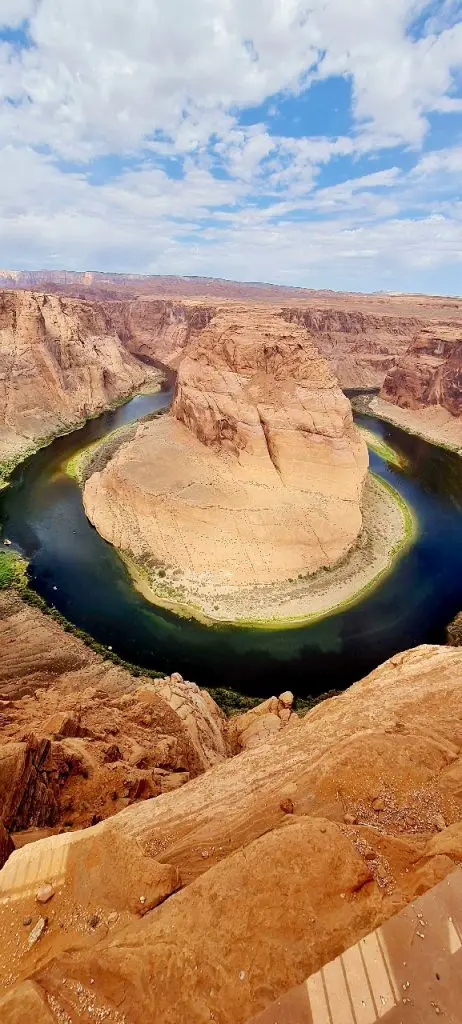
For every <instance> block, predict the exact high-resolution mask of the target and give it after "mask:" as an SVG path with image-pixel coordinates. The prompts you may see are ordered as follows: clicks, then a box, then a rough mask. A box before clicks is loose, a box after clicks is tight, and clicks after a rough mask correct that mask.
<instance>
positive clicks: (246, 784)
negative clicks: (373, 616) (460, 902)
mask: <svg viewBox="0 0 462 1024" xmlns="http://www.w3.org/2000/svg"><path fill="white" fill-rule="evenodd" d="M461 673H462V652H461V651H460V650H459V649H456V648H448V647H431V646H424V647H420V648H417V649H416V650H413V651H408V652H405V653H404V654H400V655H397V656H395V657H394V658H392V659H391V660H390V661H389V662H387V663H386V664H385V665H383V666H381V667H380V668H378V669H377V670H376V671H374V672H373V673H371V675H370V676H368V677H367V678H366V679H364V680H362V681H361V682H359V683H357V684H356V685H355V686H353V687H352V688H351V689H350V690H347V691H346V692H345V693H344V694H342V695H341V696H338V697H334V698H332V699H330V700H327V701H325V702H324V703H323V704H320V705H318V706H317V707H316V708H315V709H313V710H312V711H311V712H309V713H308V715H307V716H306V717H305V718H304V719H303V720H302V721H299V722H296V721H295V722H294V723H293V724H292V725H291V726H290V727H288V728H286V729H284V730H283V731H282V732H280V733H279V734H278V735H277V736H276V737H275V738H273V739H272V740H271V742H267V743H266V744H263V746H260V747H258V748H257V749H247V750H245V751H243V752H242V753H241V754H240V755H239V756H238V757H237V758H234V759H232V760H228V761H226V762H224V763H222V764H219V765H217V766H215V767H214V768H213V769H212V770H210V771H208V772H206V773H205V774H203V775H201V776H200V777H198V778H196V779H195V780H194V781H192V782H190V783H189V784H188V785H187V786H185V787H182V788H181V789H180V790H179V791H177V792H172V793H169V794H166V795H164V796H162V797H160V798H159V799H156V800H151V801H147V802H144V803H141V804H138V805H136V806H133V807H130V808H127V809H126V810H125V811H124V812H123V813H122V814H119V815H117V816H116V817H115V818H112V819H111V820H110V821H107V822H102V823H101V824H99V825H98V826H96V827H94V828H91V829H86V830H85V831H84V832H80V833H79V832H74V833H72V834H69V835H63V836H55V837H52V838H49V839H47V840H44V841H42V842H41V843H40V844H32V845H29V846H27V847H25V848H24V849H22V850H18V851H17V852H16V853H14V854H13V855H12V856H11V857H10V858H9V860H8V861H7V863H6V865H5V867H4V868H3V870H2V872H1V873H0V891H1V897H2V898H1V899H0V932H1V934H2V936H4V937H5V939H4V941H3V942H2V949H1V951H0V957H1V960H2V966H3V968H4V972H3V975H2V976H3V979H4V980H3V988H4V990H8V989H10V991H9V992H8V994H7V995H6V998H5V999H4V1001H3V1003H2V1004H0V1015H1V1019H2V1024H3V1021H5V1024H12V1022H13V1021H14V1022H15V1024H18V1022H20V1024H22V1022H24V1021H26V1020H27V1017H26V1016H25V1014H26V1012H29V1013H30V1012H31V1009H30V1008H31V1007H33V1010H34V1014H36V1016H37V1019H38V1020H41V1019H43V1020H44V1021H47V1024H50V1022H51V1024H54V1022H57V1021H62V1020H68V1021H70V1022H71V1024H74V1022H77V1021H83V1022H87V1024H89V1022H90V1021H94V1020H95V1019H102V1020H106V1019H107V1020H112V1021H115V1022H117V1024H121V1022H122V1021H123V1019H124V1018H125V1019H127V1020H130V1022H133V1024H147V1022H148V1021H150V1020H152V1019H155V1020H156V1022H158V1024H177V1022H179V1021H186V1020H187V1021H188V1022H190V1024H209V1022H210V1020H216V1021H218V1020H219V1021H222V1022H223V1024H242V1022H243V1021H245V1020H247V1019H249V1018H251V1017H252V1016H253V1015H256V1014H257V1013H258V1012H260V1011H262V1010H264V1009H265V1007H266V1006H268V1005H269V1004H271V1003H272V1002H273V1001H274V1000H275V999H276V998H277V997H278V996H279V995H280V994H281V993H282V992H284V991H285V990H287V989H288V988H290V987H291V986H293V985H295V984H298V983H300V982H302V981H303V980H304V979H305V978H306V977H307V976H309V975H310V974H311V973H312V972H313V971H315V970H318V969H319V968H320V967H321V966H322V965H323V964H324V963H326V962H327V961H329V960H331V959H333V958H334V957H336V956H337V955H338V954H339V953H341V952H342V950H343V949H345V948H346V947H347V946H349V945H351V944H352V943H353V942H355V941H357V940H358V939H359V938H360V937H361V936H362V935H365V934H367V933H368V932H369V931H371V929H373V928H375V927H377V926H378V925H379V924H380V923H381V922H382V921H384V920H386V919H387V918H388V917H390V916H391V915H392V914H394V913H395V912H396V911H397V910H399V909H401V908H402V907H403V906H405V905H406V904H407V903H408V902H409V901H410V900H411V899H413V898H414V897H415V896H416V895H418V894H421V893H423V892H425V891H426V890H427V889H428V888H429V887H431V886H432V885H433V884H434V883H435V882H437V881H439V880H440V879H442V878H444V877H445V876H446V875H447V874H448V872H450V871H452V869H453V868H454V866H455V865H457V864H458V863H460V862H462V781H461V780H462V757H461V748H460V737H461V735H462V717H461V714H462V712H461V708H462V702H461V700H460V687H461V682H460V680H461ZM282 703H283V704H284V703H287V700H285V695H283V698H282ZM106 857H107V861H106ZM132 861H133V863H134V864H135V872H133V871H131V863H132ZM106 864H107V865H108V870H102V866H104V867H106ZM116 865H120V866H121V867H120V876H119V870H118V867H117V866H116ZM45 882H46V883H48V885H50V886H51V887H52V889H53V893H54V894H53V897H52V900H51V901H50V903H49V904H48V906H49V907H50V910H49V911H48V908H47V916H48V923H47V927H46V930H45V931H44V933H43V934H42V937H41V938H40V939H39V940H38V941H37V942H36V943H34V944H33V945H32V946H30V945H29V931H30V930H31V929H32V928H33V927H35V925H36V922H37V920H38V918H39V916H40V915H43V908H38V907H37V903H36V894H37V892H38V891H39V889H40V887H41V886H42V885H43V884H44V883H45ZM178 888H179V889H180V891H176V890H178ZM169 893H170V895H169ZM7 894H9V896H10V899H9V900H8V901H6V902H5V900H4V896H5V895H7ZM13 896H14V899H13V898H11V897H13ZM146 907H152V908H153V909H152V910H151V911H150V912H149V913H146ZM23 920H26V921H28V922H29V921H31V923H30V925H28V926H27V927H24V926H23V924H22V921H23ZM27 979H30V980H27ZM166 979H168V983H166ZM16 982H17V983H18V984H17V987H16V988H12V986H14V984H15V983H16ZM40 1013H41V1014H42V1017H40Z"/></svg>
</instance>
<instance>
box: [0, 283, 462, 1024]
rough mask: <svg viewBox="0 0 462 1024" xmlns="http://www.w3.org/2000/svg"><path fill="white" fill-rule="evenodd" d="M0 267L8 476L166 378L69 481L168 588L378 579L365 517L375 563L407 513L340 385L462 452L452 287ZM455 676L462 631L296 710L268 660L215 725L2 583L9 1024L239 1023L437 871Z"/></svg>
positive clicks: (167, 687) (194, 698) (446, 857)
mask: <svg viewBox="0 0 462 1024" xmlns="http://www.w3.org/2000/svg"><path fill="white" fill-rule="evenodd" d="M0 285H1V286H2V287H3V288H4V290H3V292H2V293H1V297H0V389H1V390H0V394H1V407H0V462H2V464H3V473H4V478H5V482H7V477H8V473H9V471H10V470H11V468H12V467H13V466H14V464H15V463H16V462H18V461H19V460H20V459H21V458H22V457H24V456H25V455H27V454H28V453H30V452H31V451H33V450H34V448H36V447H38V446H39V445H40V444H43V443H44V442H45V441H46V440H47V439H49V438H50V437H52V436H53V435H55V434H58V433H62V432H64V431H68V430H70V429H72V428H73V427H76V426H77V425H78V424H80V423H81V422H82V421H83V420H84V419H86V418H88V417H90V416H94V415H95V414H97V413H98V412H100V411H102V410H103V409H106V408H108V407H109V406H111V405H114V404H116V403H117V402H120V401H121V400H123V398H124V397H126V396H127V395H129V394H131V393H133V392H135V391H140V390H142V389H147V390H150V389H152V390H155V389H156V388H159V387H160V386H161V383H162V380H163V374H164V372H165V373H167V374H168V375H169V377H171V376H172V375H174V376H175V390H174V397H173V402H172V406H171V409H170V411H169V412H166V413H165V414H164V415H161V416H159V417H157V415H156V418H146V419H145V420H144V421H142V422H139V423H137V424H131V426H130V428H129V430H128V432H127V431H126V430H125V428H122V429H121V432H120V435H118V436H117V438H116V439H114V438H112V439H111V441H110V443H109V442H108V444H107V445H106V443H105V442H104V441H103V443H102V444H100V445H97V446H96V448H97V452H96V456H95V453H94V452H92V453H91V457H89V456H88V453H87V456H86V457H87V458H89V461H88V462H87V471H86V472H85V475H84V478H83V479H82V486H83V500H84V504H85V509H86V512H87V515H88V517H89V518H90V520H91V521H92V522H93V523H94V524H95V525H96V527H97V529H98V531H99V532H100V534H101V536H103V537H104V538H106V539H107V540H108V541H110V542H111V544H112V545H114V547H115V548H117V550H119V551H121V553H122V555H123V557H124V559H125V560H126V563H127V564H128V565H129V567H130V569H131V571H132V572H133V576H134V579H135V580H136V583H137V586H138V587H139V588H140V590H141V591H142V592H147V591H149V590H150V588H151V587H153V588H154V589H155V591H156V592H155V593H154V591H153V593H154V597H155V599H156V600H159V595H160V592H161V591H162V589H163V592H164V595H165V603H167V604H168V602H169V599H171V597H172V595H173V599H174V601H173V603H175V601H177V602H178V605H181V603H182V601H185V603H186V604H187V600H188V599H191V596H192V597H193V599H194V601H196V602H197V604H198V606H199V607H200V608H201V610H202V612H204V614H205V615H208V614H210V615H211V617H212V618H213V614H214V612H216V611H217V609H218V617H219V616H220V615H221V614H223V613H224V612H226V614H228V615H229V616H230V617H231V618H232V615H233V614H236V610H237V612H240V613H241V614H242V612H243V610H244V612H245V613H247V612H248V610H249V608H251V610H252V608H255V607H257V605H258V602H259V601H260V596H259V595H260V594H261V593H265V594H266V595H268V594H269V595H270V598H271V599H272V600H273V602H274V603H275V605H276V606H277V607H278V609H279V610H280V612H281V613H282V614H283V615H284V614H288V615H289V614H291V613H294V611H295V609H294V608H293V607H292V606H291V605H290V601H289V598H287V600H286V598H285V597H284V594H285V591H284V587H287V586H288V584H290V586H291V587H292V586H294V585H295V582H296V585H297V586H304V585H305V580H306V581H307V587H308V588H309V587H310V586H312V581H313V580H316V579H319V578H320V574H324V576H323V577H322V579H323V583H322V586H325V587H326V588H327V589H328V588H329V587H330V588H332V586H333V585H336V581H337V583H338V581H339V578H340V577H339V576H338V575H337V576H336V574H340V573H341V572H342V571H343V569H344V568H345V566H346V567H347V571H348V572H350V573H351V562H350V561H349V559H351V558H352V557H354V558H360V557H361V552H362V554H363V556H364V558H365V560H366V562H367V564H368V567H369V570H370V568H371V564H372V561H371V560H372V554H371V549H370V547H364V548H362V546H361V545H362V544H363V543H364V538H365V536H366V535H367V536H369V535H371V536H372V535H374V536H379V535H380V537H381V543H382V550H381V552H380V558H381V559H382V562H381V564H384V565H386V564H387V562H386V556H387V551H388V547H389V546H390V543H391V540H392V539H393V538H394V537H396V534H397V532H398V533H399V530H400V529H402V526H403V523H402V517H401V513H400V512H399V510H398V511H397V510H396V509H394V508H393V502H392V501H391V499H387V498H386V497H385V492H384V489H383V488H382V491H381V489H380V483H379V482H377V481H374V480H373V479H371V478H370V475H368V472H367V470H368V457H367V450H366V446H365V443H364V439H363V438H362V436H361V434H360V433H359V432H358V431H357V429H356V428H355V426H354V423H353V419H352V413H351V407H350V403H349V400H348V398H347V397H346V396H345V395H344V394H342V390H341V389H342V388H343V389H349V388H351V389H357V390H363V391H364V390H367V391H370V392H372V391H373V392H374V394H371V395H370V397H369V407H370V409H371V411H373V412H375V413H376V414H377V416H379V417H380V416H383V418H384V419H387V418H389V419H391V420H393V421H395V422H399V421H400V417H401V422H402V424H403V426H406V428H407V429H408V430H409V431H411V432H413V431H414V432H419V431H420V432H422V434H424V435H425V433H426V436H431V437H432V438H433V440H435V441H436V442H438V443H442V442H443V443H447V444H448V445H451V446H453V447H457V445H458V436H459V434H458V431H459V430H460V425H461V422H462V404H461V402H462V392H461V368H462V367H461V344H462V335H461V333H460V320H461V306H460V302H459V301H458V300H457V299H444V298H434V299H433V298H429V297H426V296H396V295H395V296H384V295H376V296H360V295H348V296H340V295H335V294H334V293H329V292H323V293H314V292H313V293H307V292H304V291H303V290H302V289H294V290H291V289H283V288H280V289H274V288H272V286H265V285H241V284H237V283H233V282H213V281H211V280H210V279H168V278H165V277H163V278H146V279H140V278H136V277H131V276H129V275H128V276H122V277H120V278H119V277H118V276H116V275H93V274H85V275H70V274H63V275H52V274H50V272H48V271H46V272H43V274H42V275H38V276H37V275H35V274H33V273H30V274H24V275H23V274H19V273H18V274H16V273H14V272H8V271H4V272H0ZM37 287H38V288H39V289H40V290H39V291H35V290H34V289H36V288H37ZM379 389H380V394H377V392H378V390H379ZM460 445H461V447H462V440H461V442H460ZM84 454H85V453H84ZM451 457H452V456H451ZM454 458H455V457H454ZM95 459H96V461H95ZM387 500H388V501H389V504H387ZM380 502H381V504H380ZM393 516H395V518H394V519H393ZM387 517H389V519H390V522H391V527H390V530H391V532H390V536H388V535H387V533H386V530H385V527H384V521H385V520H386V519H387ZM92 532H93V531H92ZM7 556H8V552H6V554H5V553H4V554H3V555H2V557H5V558H6V557H7ZM379 561H380V559H379ZM348 567H350V568H348ZM288 577H290V579H288ZM299 577H302V580H301V581H300V580H299ZM156 588H157V589H156ZM272 588H276V589H275V590H274V589H272ZM281 588H282V589H281ZM230 593H231V598H230ZM243 593H245V594H246V595H247V596H248V597H249V602H250V603H248V604H247V606H246V607H245V608H244V609H243V607H238V605H237V598H236V594H239V595H240V599H241V598H242V594H243ZM233 594H234V596H233ZM256 595H257V596H256ZM161 600H162V598H161V596H160V602H161ZM313 600H314V598H313V593H312V594H311V601H312V604H313ZM252 601H253V602H254V604H253V605H252ZM201 602H202V604H201ZM284 602H285V603H284ZM215 606H217V607H215ZM270 606H271V600H270V601H269V603H268V604H267V605H265V606H264V608H263V604H262V606H261V607H260V612H261V611H262V608H263V611H264V613H265V614H268V607H270ZM48 610H49V609H48ZM231 613H232V614H231ZM236 617H237V618H239V615H237V616H236ZM456 626H457V624H456V625H454V626H453V627H451V629H450V631H449V635H450V637H451V638H452V642H453V643H458V642H459V638H458V633H457V628H456ZM126 628H127V629H129V628H130V624H129V622H127V627H126ZM454 638H455V639H454ZM358 642H360V640H358ZM93 646H94V645H93ZM408 646H409V644H408ZM281 664H283V663H281ZM308 669H309V665H308V668H307V683H306V686H307V687H308V688H309V686H310V675H309V671H308ZM216 674H217V679H216V684H217V687H218V688H219V687H220V666H219V664H217V669H216ZM461 674H462V649H461V648H460V646H453V647H449V646H440V645H438V644H425V645H421V646H418V647H416V648H414V649H411V650H406V651H404V652H402V653H399V654H395V655H393V657H392V658H391V659H389V660H388V661H386V662H385V663H384V664H382V665H380V666H379V667H378V668H376V669H375V670H374V671H373V672H372V673H371V674H370V675H368V676H366V677H365V678H363V679H361V680H360V681H359V682H356V683H355V684H354V685H353V686H352V687H350V688H349V689H347V690H345V691H344V692H343V693H341V694H336V695H335V696H332V697H330V698H329V699H325V700H322V701H321V702H320V703H318V704H317V706H316V707H314V708H313V709H312V710H310V711H308V713H307V714H305V715H303V714H302V713H301V712H300V711H298V710H297V701H296V700H295V701H294V697H293V695H292V693H291V692H290V691H291V678H290V673H289V672H285V671H283V670H282V669H281V679H280V686H279V687H278V689H277V690H276V691H275V692H274V694H273V696H268V697H267V699H266V700H264V701H263V702H262V703H257V702H256V701H249V704H253V705H254V706H253V707H249V709H248V710H244V711H242V710H241V711H240V712H238V713H237V714H235V715H233V716H232V717H231V718H228V717H227V716H226V715H225V714H224V712H223V711H222V710H221V708H220V707H219V706H218V704H217V703H216V702H215V700H214V699H213V698H212V696H211V694H210V693H208V692H207V691H206V690H204V689H201V688H200V687H199V686H197V685H196V684H195V683H193V682H189V681H188V680H186V679H184V678H182V676H181V675H180V674H179V673H178V672H173V673H171V674H169V675H164V676H162V675H160V674H159V673H156V672H155V671H151V672H147V671H145V670H143V669H141V668H137V666H133V665H132V666H130V665H128V664H124V663H121V662H120V659H118V658H117V656H116V655H115V654H114V652H112V648H109V647H108V648H106V650H103V649H102V648H100V650H99V652H98V653H97V652H96V650H95V649H91V647H90V646H88V645H87V644H86V643H85V642H84V639H83V637H82V636H78V635H77V634H76V631H75V630H74V629H73V628H71V626H70V625H69V624H68V623H66V621H65V620H64V619H63V618H62V617H60V616H59V615H58V614H57V613H56V612H55V611H53V610H52V611H51V614H44V610H43V605H41V602H40V601H39V600H38V599H37V598H36V597H35V595H34V594H33V593H32V592H31V591H30V590H29V589H28V588H27V587H26V586H25V584H21V585H20V586H19V589H18V590H14V589H13V588H11V586H10V587H8V588H7V589H4V590H0V867H1V870H0V936H1V939H2V941H1V943H0V1019H1V1020H2V1024H3V1022H5V1024H29V1022H30V1020H31V1019H34V1020H36V1021H37V1024H77V1022H78V1021H79V1022H80V1021H83V1022H84V1024H85V1022H86V1024H94V1022H95V1021H98V1020H99V1021H105V1022H107V1024H111V1022H112V1024H148V1021H151V1020H153V1019H155V1020H156V1021H158V1022H159V1024H179V1022H180V1021H181V1022H183V1021H188V1022H189V1024H209V1022H210V1021H215V1022H216V1024H245V1022H246V1021H248V1020H249V1019H250V1018H253V1017H254V1016H255V1015H256V1014H259V1013H261V1012H262V1011H264V1010H265V1009H266V1008H267V1007H269V1006H270V1005H271V1004H272V1003H273V1002H274V1000H276V999H278V997H280V996H281V995H282V994H283V993H284V992H286V991H287V990H288V989H290V988H291V987H292V986H294V985H298V984H300V983H301V982H303V981H304V979H305V978H307V977H308V976H309V975H310V974H311V973H312V972H315V971H317V970H318V969H319V968H321V967H322V966H323V965H325V964H326V963H327V962H329V961H331V960H332V959H333V958H335V957H337V956H338V955H339V954H341V953H342V951H344V950H345V949H347V947H349V946H350V945H351V944H352V943H355V942H356V941H358V940H359V939H360V938H361V937H362V936H365V935H367V934H368V933H369V932H371V930H373V929H375V928H377V927H378V926H379V925H380V924H381V923H382V922H384V921H386V920H388V919H389V918H391V917H392V916H393V915H394V914H396V913H397V912H398V911H400V910H401V909H402V908H404V907H406V906H407V905H408V904H409V903H410V901H412V900H413V899H414V898H415V897H416V896H419V895H421V894H423V893H425V892H427V890H429V889H430V888H431V887H432V886H434V885H435V884H436V883H438V882H440V881H441V880H443V879H445V878H447V877H448V876H449V875H450V874H451V872H453V871H454V869H455V868H456V867H457V865H459V864H461V863H462V740H461V737H462V717H461V701H460V680H461ZM267 692H268V691H267ZM217 693H218V690H217ZM217 699H218V697H217Z"/></svg>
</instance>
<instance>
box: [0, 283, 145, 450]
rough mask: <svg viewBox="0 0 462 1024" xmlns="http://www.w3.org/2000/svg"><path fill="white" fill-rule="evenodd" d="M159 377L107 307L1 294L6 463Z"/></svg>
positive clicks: (0, 424)
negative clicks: (127, 343)
mask: <svg viewBox="0 0 462 1024" xmlns="http://www.w3.org/2000/svg"><path fill="white" fill-rule="evenodd" d="M148 379H150V380H151V381H156V380H157V379H158V377H157V376H156V375H155V374H154V373H153V370H152V368H149V367H147V366H146V364H145V363H143V362H142V361H141V360H140V359H138V358H136V356H134V355H132V354H131V353H130V352H129V351H128V350H127V348H126V347H125V346H124V345H123V343H122V341H121V338H120V337H119V335H118V334H117V331H116V328H115V327H114V324H113V323H112V322H111V319H110V317H109V316H108V315H107V313H106V311H105V308H104V306H102V305H101V304H98V303H95V302H94V303H89V302H83V301H78V300H72V299H66V298H63V297H60V296H58V295H46V294H41V293H31V292H2V293H0V461H4V460H8V459H9V458H14V457H15V456H17V455H18V454H20V453H21V452H24V451H26V450H27V449H28V448H30V447H31V446H33V445H34V444H36V443H37V442H40V441H42V440H43V439H46V438H49V437H51V436H53V435H54V434H57V433H60V432H62V431H64V430H67V429H69V428H71V427H72V426H76V425H78V424H79V422H81V421H82V420H83V419H85V418H87V417H88V416H92V415H94V414H95V413H98V412H102V411H103V410H104V409H106V408H107V407H108V406H110V405H111V404H112V403H114V402H115V401H118V400H119V399H120V398H121V397H123V396H124V395H128V394H130V393H131V392H132V391H134V390H136V389H138V388H140V387H141V386H142V385H143V383H144V382H145V381H146V380H148Z"/></svg>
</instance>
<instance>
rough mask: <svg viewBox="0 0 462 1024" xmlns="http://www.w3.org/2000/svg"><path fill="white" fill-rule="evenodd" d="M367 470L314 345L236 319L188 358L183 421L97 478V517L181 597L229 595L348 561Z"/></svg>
mask: <svg viewBox="0 0 462 1024" xmlns="http://www.w3.org/2000/svg"><path fill="white" fill-rule="evenodd" d="M367 464H368V459H367V449H366V446H365V444H364V442H363V441H362V439H360V437H359V435H358V433H357V431H356V430H355V428H354V426H353V421H352V414H351V408H350V404H349V402H348V401H347V399H346V398H345V397H344V396H343V395H342V393H341V392H340V390H339V388H338V386H337V383H336V381H335V378H334V377H333V375H332V373H331V372H330V370H329V368H328V366H327V364H326V362H325V361H324V360H323V359H322V358H321V357H320V355H319V353H318V352H317V350H316V348H315V346H314V344H313V341H312V339H311V337H310V336H309V335H308V334H307V332H306V331H305V330H303V329H302V328H300V327H299V326H297V325H292V324H290V325H289V324H287V323H286V322H284V320H283V319H281V318H280V317H278V316H275V315H268V313H265V312H264V311H261V310H259V311H254V313H253V314H252V315H250V314H249V313H248V311H247V310H246V309H241V310H237V309H234V308H233V309H232V310H228V309H224V310H222V311H221V312H220V313H218V314H217V315H216V316H215V317H214V318H213V319H212V320H211V322H210V323H209V325H208V326H207V327H205V328H204V330H202V331H201V333H200V334H198V335H197V337H196V338H195V340H194V341H193V342H192V343H191V344H190V345H189V346H188V348H187V350H186V353H185V355H184V356H183V359H182V361H181V364H180V369H179V373H178V381H177V387H176V393H175V399H174V402H173V407H172V414H171V415H169V416H164V417H162V419H161V420H160V421H156V422H154V423H149V424H143V425H140V427H139V429H138V431H137V434H136V437H135V439H134V440H133V441H131V442H129V443H127V444H125V445H123V446H122V447H121V448H120V449H119V451H118V452H117V454H116V456H115V458H114V459H112V460H111V461H110V462H109V463H108V465H107V466H106V468H105V469H104V471H103V472H101V473H95V474H94V475H93V476H91V477H90V479H89V480H88V481H87V483H86V486H85V490H84V502H85V509H86V511H87V515H88V516H89V518H90V519H91V521H92V522H93V523H94V525H95V526H96V527H97V529H98V530H99V532H100V533H101V534H102V536H103V537H105V538H106V539H107V540H109V541H110V542H111V543H113V544H115V545H116V546H117V547H118V548H119V549H121V550H122V551H124V552H125V553H127V554H131V555H133V556H134V557H135V559H137V560H138V561H139V562H141V563H142V564H147V565H148V566H149V565H150V566H151V567H152V566H156V565H158V566H165V567H166V570H167V571H168V580H169V582H171V583H172V586H173V585H175V586H176V588H177V589H178V586H183V587H185V589H186V590H188V589H189V588H190V586H192V587H193V588H196V590H195V593H196V596H197V587H199V589H200V590H203V591H204V593H207V594H209V595H212V594H215V595H217V594H218V593H219V592H220V591H221V592H226V591H230V590H233V588H240V587H246V586H247V587H250V586H251V587H254V586H255V585H265V584H272V583H275V582H279V581H281V580H287V579H288V578H289V577H293V576H296V575H298V574H299V573H308V574H309V573H313V572H315V571H316V570H317V569H319V568H321V567H329V566H332V565H333V564H335V563H336V562H338V561H339V560H340V559H341V558H343V556H344V555H345V554H346V553H347V552H348V551H349V550H350V548H351V547H352V546H353V545H354V543H355V541H356V538H357V536H358V534H359V532H360V529H361V522H362V518H361V499H362V489H363V484H364V480H365V476H366V471H367ZM175 581H176V582H175ZM198 600H199V602H200V600H201V599H200V595H199V596H198Z"/></svg>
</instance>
